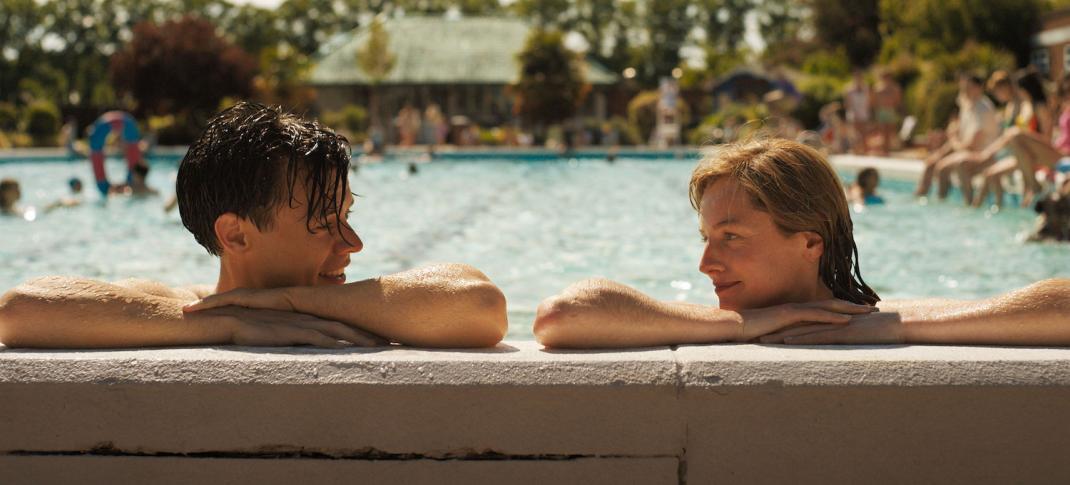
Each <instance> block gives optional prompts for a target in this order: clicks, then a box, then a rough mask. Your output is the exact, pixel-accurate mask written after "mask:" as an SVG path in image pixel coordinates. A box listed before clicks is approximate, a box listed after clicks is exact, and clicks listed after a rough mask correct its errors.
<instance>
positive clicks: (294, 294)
mask: <svg viewBox="0 0 1070 485" xmlns="http://www.w3.org/2000/svg"><path fill="white" fill-rule="evenodd" d="M349 161H350V155H349V145H348V142H347V141H346V139H345V138H344V137H342V136H339V135H337V134H335V133H334V132H332V131H331V130H329V129H327V128H325V127H323V126H322V125H320V124H319V123H317V122H315V121H308V120H302V119H300V118H298V117H296V116H293V115H291V114H287V113H283V112H281V111H279V110H278V109H273V108H268V107H265V106H261V105H258V104H253V103H240V104H238V105H236V106H234V107H232V108H230V109H227V110H225V111H224V112H222V113H220V114H219V115H218V116H217V117H215V118H214V119H212V120H211V121H210V122H209V126H208V128H207V129H206V130H205V132H204V133H203V134H202V135H201V137H200V138H199V139H198V140H197V141H196V142H195V143H194V144H193V145H192V146H191V147H190V149H189V152H188V153H187V154H186V157H185V158H184V159H183V160H182V165H181V166H180V168H179V172H178V181H177V197H178V203H179V211H180V212H181V214H182V222H183V224H185V226H186V227H187V228H188V229H189V230H190V232H192V233H193V235H194V237H195V238H196V239H197V241H198V242H199V243H200V244H201V245H202V246H204V247H205V249H206V250H208V252H209V253H211V254H214V255H217V256H219V258H220V272H219V279H218V281H217V283H216V285H215V287H214V288H211V287H190V288H168V287H166V286H164V285H162V284H160V283H156V282H152V281H145V280H125V281H121V282H118V283H114V284H111V283H104V282H100V281H93V280H87V279H80V278H68V277H46V278H39V279H36V280H33V281H30V282H28V283H25V284H23V285H20V286H18V287H16V288H15V289H13V290H11V291H9V292H8V293H7V294H6V295H4V296H3V298H2V299H0V342H3V343H4V344H5V345H7V346H9V347H71V348H86V347H140V346H159V345H205V344H240V345H295V344H310V345H318V346H324V347H336V346H340V345H345V342H348V343H352V344H357V345H375V344H380V343H385V342H386V341H390V342H397V343H402V344H408V345H417V346H426V347H484V346H492V345H494V344H496V343H497V342H498V341H500V340H501V338H502V336H503V335H504V333H505V329H506V313H505V299H504V297H503V296H502V293H501V291H500V290H499V289H498V288H497V287H496V286H494V285H493V284H492V283H491V282H490V281H489V280H488V279H487V278H486V276H484V275H483V274H482V273H480V272H479V271H478V270H476V269H474V268H472V267H470V266H466V265H460V264H448V265H435V266H430V267H425V268H419V269H415V270H410V271H406V272H402V273H398V274H393V275H386V276H381V277H378V278H373V279H368V280H363V281H357V282H353V283H349V284H346V283H345V280H346V277H345V268H346V266H348V265H349V260H350V255H351V254H352V253H355V252H358V251H360V250H361V249H362V247H363V245H362V243H361V240H360V237H359V236H358V235H357V233H356V232H355V231H354V230H353V228H352V227H351V226H350V225H349V223H348V221H347V220H346V217H347V215H348V213H349V209H350V207H351V206H352V205H353V194H352V193H351V192H350V190H349V182H348V178H347V175H348V172H349Z"/></svg>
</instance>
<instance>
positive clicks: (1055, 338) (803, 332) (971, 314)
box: [534, 140, 1070, 348]
mask: <svg viewBox="0 0 1070 485" xmlns="http://www.w3.org/2000/svg"><path fill="white" fill-rule="evenodd" d="M690 195H691V203H692V205H693V206H694V207H695V209H696V210H697V211H698V213H699V219H700V227H699V232H700V234H701V235H702V239H703V240H704V241H705V249H704V250H703V252H702V258H701V260H700V263H699V270H700V271H702V272H703V273H704V274H706V275H707V276H709V278H710V279H711V280H712V282H713V285H714V287H715V289H716V293H717V296H718V299H719V302H720V307H719V308H718V307H714V306H707V305H697V304H689V303H681V302H662V301H657V300H655V299H653V298H650V297H649V296H647V295H645V294H643V293H640V292H639V291H637V290H635V289H633V288H630V287H628V286H625V285H622V284H620V283H616V282H613V281H608V280H604V279H594V280H587V281H583V282H579V283H576V284H574V285H572V286H570V287H569V288H567V289H565V290H564V291H563V292H562V293H561V294H559V295H555V296H552V297H550V298H547V299H546V300H544V301H543V302H542V303H541V304H540V305H539V308H538V311H537V316H536V320H535V328H534V331H535V336H536V339H537V340H538V341H539V342H541V343H542V344H543V345H546V346H548V347H572V348H594V347H641V346H654V345H670V344H687V343H708V342H728V341H735V342H747V341H755V340H759V339H760V341H762V342H768V343H789V344H834V343H944V344H1013V345H1070V280H1067V279H1051V280H1045V281H1041V282H1038V283H1035V284H1033V285H1030V286H1027V287H1025V288H1023V289H1020V290H1017V291H1012V292H1010V293H1007V294H1004V295H1001V296H997V297H994V298H989V299H985V300H979V301H953V300H936V299H932V300H918V301H903V302H881V303H880V304H879V311H877V310H878V308H877V305H878V302H879V301H880V298H879V297H878V295H877V293H876V292H875V291H874V290H873V289H872V288H870V287H869V286H868V285H866V283H865V281H863V279H862V275H861V271H860V269H859V264H858V250H857V249H856V246H855V242H854V237H853V235H852V231H853V229H852V223H851V216H850V211H849V210H848V205H847V199H846V197H845V196H844V191H843V189H842V188H841V185H840V182H839V179H838V178H837V176H836V173H835V171H834V170H833V169H832V167H831V166H830V165H829V163H828V162H827V161H826V160H825V159H824V158H823V157H822V156H821V155H820V154H819V153H817V152H816V151H814V150H813V149H811V148H809V147H806V146H803V145H801V144H798V143H795V142H791V141H786V140H757V141H751V142H748V143H743V144H740V145H734V146H725V147H722V148H720V149H719V151H717V152H715V153H713V154H712V155H709V156H707V157H705V158H704V159H703V161H702V162H700V163H699V165H698V167H697V168H696V169H695V170H694V172H693V174H692V177H691V187H690ZM833 298H835V299H839V300H846V301H847V302H851V303H846V302H842V301H839V300H830V299H833ZM856 306H857V308H856ZM800 309H808V310H809V311H811V312H812V313H813V315H814V318H812V319H811V322H810V323H805V324H802V325H796V326H794V327H792V326H791V325H783V324H782V323H778V322H774V323H770V319H772V318H775V317H776V316H777V315H778V314H782V313H784V312H789V311H800ZM828 311H834V312H838V313H833V314H828V313H827V312H828ZM841 313H853V314H854V315H853V316H846V315H841Z"/></svg>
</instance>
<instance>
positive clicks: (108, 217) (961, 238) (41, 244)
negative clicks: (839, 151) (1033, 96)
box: [0, 159, 1070, 339]
mask: <svg viewBox="0 0 1070 485" xmlns="http://www.w3.org/2000/svg"><path fill="white" fill-rule="evenodd" d="M693 165H694V162H693V161H682V160H659V161H650V160H628V159H623V160H619V161H617V162H616V163H614V164H609V163H606V162H602V161H593V160H584V161H550V162H548V161H538V162H531V161H527V162H516V161H508V160H495V159H486V160H480V161H464V162H448V163H444V162H443V163H431V164H426V165H421V166H420V173H419V174H417V175H414V176H410V175H408V174H407V167H406V165H405V164H403V163H382V164H377V165H370V166H365V167H362V168H361V170H360V172H359V173H357V174H353V175H352V176H351V182H352V184H353V187H354V190H355V192H357V193H358V194H359V195H360V197H358V199H357V202H356V204H355V205H354V207H353V215H352V217H351V218H350V223H351V224H352V225H353V226H354V228H356V230H357V231H358V232H359V233H360V235H361V238H362V239H363V241H364V244H365V246H364V250H363V251H362V252H361V253H359V254H356V255H354V256H353V263H352V264H351V265H350V267H349V270H348V271H347V273H348V277H349V279H350V281H355V280H357V279H361V278H366V277H371V276H375V275H379V274H383V273H390V272H396V271H400V270H403V269H407V268H411V267H413V266H417V265H422V264H427V263H432V262H463V263H468V264H471V265H474V266H476V267H478V268H480V269H481V270H483V271H484V272H485V273H486V274H487V275H488V276H489V277H490V278H491V279H492V280H493V281H494V282H495V283H497V284H498V285H499V286H500V287H501V288H502V289H503V291H504V292H505V294H506V297H507V298H508V300H509V322H510V327H509V337H508V338H512V339H530V338H532V336H531V330H530V329H531V323H532V321H533V319H534V315H535V308H536V306H537V305H538V303H539V301H540V300H541V299H542V298H544V297H546V296H548V295H551V294H554V293H556V292H558V291H560V290H561V289H562V288H564V287H565V286H567V285H568V284H569V283H572V282H574V281H576V280H579V279H582V278H587V277H591V276H603V277H607V278H611V279H614V280H617V281H621V282H624V283H627V284H629V285H632V286H634V287H636V288H639V289H640V290H642V291H645V292H647V293H649V294H651V295H653V296H655V297H657V298H661V299H668V300H682V301H691V302H700V303H710V304H712V303H715V302H716V296H715V294H714V293H713V289H712V287H711V285H710V283H709V281H708V280H707V279H706V277H705V276H703V275H702V274H701V273H699V272H698V270H697V268H698V258H699V256H700V252H701V251H702V243H701V242H700V240H699V236H698V232H697V223H696V221H697V219H696V215H695V213H694V211H693V210H692V209H691V206H690V204H689V202H688V199H687V182H688V179H689V175H690V171H691V168H692V167H693ZM109 171H110V173H111V174H113V176H114V174H119V173H123V172H124V171H123V168H122V165H121V162H120V161H110V162H109ZM176 171H177V163H176V161H175V160H174V159H164V160H154V162H153V170H152V172H151V173H150V175H149V183H150V185H152V186H154V187H158V188H160V189H161V192H163V193H164V195H165V197H166V196H169V195H171V194H172V193H173V191H174V179H175V174H176ZM71 176H78V177H81V178H82V180H83V182H84V183H85V184H86V188H87V192H86V199H87V200H88V201H89V202H88V203H87V204H85V205H83V206H80V207H77V208H71V209H59V210H55V211H53V212H50V213H42V211H40V210H38V215H37V218H36V220H33V221H26V220H22V219H17V218H12V217H2V218H0V238H2V240H3V244H2V245H0V289H6V288H9V287H11V286H14V285H15V284H17V283H18V282H20V281H23V280H26V279H28V278H32V277H36V276H43V275H50V274H66V275H79V276H86V277H91V278H98V279H103V280H115V279H121V278H125V277H141V278H150V279H154V280H159V281H163V282H165V283H169V284H173V285H185V284H194V283H214V281H215V278H216V277H217V276H218V274H217V271H218V263H217V261H216V260H215V258H213V257H211V256H209V255H208V254H207V253H206V252H205V251H204V250H203V249H202V248H201V247H200V246H198V245H197V244H196V242H195V241H194V240H193V237H192V236H191V235H190V234H189V233H187V232H186V230H185V228H184V227H183V226H182V223H181V221H180V220H179V216H178V211H173V212H171V213H169V214H168V213H164V211H163V209H162V207H163V203H164V200H163V198H149V199H140V200H138V199H123V198H119V199H112V200H108V201H101V200H100V197H99V195H98V194H96V192H95V190H94V189H93V187H92V185H91V184H90V181H91V180H92V179H91V174H90V171H89V167H88V164H87V163H85V162H80V163H69V162H46V163H27V162H7V163H0V178H4V177H15V178H17V179H18V180H19V181H20V183H21V184H22V192H23V200H22V203H23V205H24V206H25V205H29V206H36V207H38V208H40V207H43V206H45V205H47V204H48V203H49V202H51V201H53V200H56V199H58V198H60V197H62V196H64V195H66V191H67V188H66V180H67V179H68V178H69V177H71ZM911 188H912V187H911V184H909V183H907V182H901V181H890V180H885V181H884V182H883V184H882V186H881V189H880V192H881V194H882V195H883V196H884V197H885V199H886V200H887V201H888V203H887V204H886V205H884V206H877V207H868V208H866V209H864V210H862V211H860V212H856V213H855V214H854V220H855V227H856V229H855V231H856V239H857V242H858V245H859V251H860V253H861V259H862V265H861V267H862V274H863V277H864V278H865V279H866V281H867V282H868V283H869V284H870V285H871V286H873V287H874V288H875V289H876V290H877V292H878V293H879V294H880V295H881V296H882V297H883V298H885V299H896V298H912V297H947V298H977V297H985V296H991V295H994V294H996V293H1000V292H1003V291H1007V290H1010V289H1013V288H1017V287H1021V286H1023V285H1026V284H1029V283H1031V282H1034V281H1037V280H1039V279H1043V278H1049V277H1070V245H1067V244H1051V243H1047V244H1035V243H1025V242H1023V240H1024V234H1025V233H1027V232H1028V231H1029V229H1030V228H1031V227H1032V225H1033V220H1034V214H1033V213H1032V212H1031V211H1028V210H1023V209H1016V208H1015V209H1007V210H1004V211H1002V212H999V213H996V214H991V213H987V212H985V211H978V210H970V209H966V208H962V207H960V206H959V205H958V204H957V202H956V203H943V204H929V205H927V206H922V205H919V204H918V203H916V202H915V201H914V200H913V199H912V197H911V196H910V190H911Z"/></svg>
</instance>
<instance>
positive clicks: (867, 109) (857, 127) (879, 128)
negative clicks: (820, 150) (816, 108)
mask: <svg viewBox="0 0 1070 485" xmlns="http://www.w3.org/2000/svg"><path fill="white" fill-rule="evenodd" d="M902 109H903V89H902V88H901V87H900V86H899V83H898V82H896V80H895V77H894V76H892V73H891V71H887V70H879V71H878V72H877V73H876V82H875V83H874V84H873V86H870V85H869V83H868V82H867V81H866V74H865V72H864V71H861V70H856V71H855V72H854V76H853V78H852V80H851V83H850V84H849V85H848V86H847V89H846V90H845V91H844V93H843V98H842V101H836V102H832V103H829V104H827V105H825V106H823V107H822V108H821V111H820V113H819V118H820V119H821V127H820V128H819V129H818V131H817V136H818V137H819V138H820V142H821V145H822V146H824V147H826V148H827V149H828V150H829V151H830V152H832V153H850V152H853V153H858V154H863V153H866V152H867V151H868V150H869V147H870V142H871V140H877V147H876V151H877V153H878V154H880V155H888V154H889V152H891V150H892V149H893V148H896V144H897V142H898V140H899V134H898V131H899V128H900V126H899V123H900V121H902V116H901V115H902Z"/></svg>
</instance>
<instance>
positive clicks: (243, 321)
mask: <svg viewBox="0 0 1070 485" xmlns="http://www.w3.org/2000/svg"><path fill="white" fill-rule="evenodd" d="M186 318H194V319H195V318H209V319H220V321H221V322H222V324H223V325H225V326H226V327H227V328H229V329H230V331H231V343H233V344H235V345H248V346H288V345H315V346H317V347H327V348H339V347H345V346H346V344H345V343H344V342H349V343H351V344H352V345H356V346H360V347H374V346H379V345H387V344H389V343H390V342H387V341H386V340H383V339H382V338H380V337H378V336H376V335H373V334H371V333H368V332H365V331H363V330H359V329H356V328H353V327H351V326H349V325H346V324H344V323H340V322H335V321H330V320H324V319H321V318H317V317H315V316H312V315H306V314H303V313H293V312H285V311H278V310H262V309H253V308H241V307H237V306H224V307H217V308H211V309H207V310H203V311H198V312H196V313H187V314H186ZM343 341H344V342H343Z"/></svg>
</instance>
